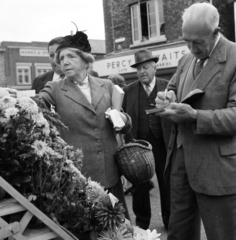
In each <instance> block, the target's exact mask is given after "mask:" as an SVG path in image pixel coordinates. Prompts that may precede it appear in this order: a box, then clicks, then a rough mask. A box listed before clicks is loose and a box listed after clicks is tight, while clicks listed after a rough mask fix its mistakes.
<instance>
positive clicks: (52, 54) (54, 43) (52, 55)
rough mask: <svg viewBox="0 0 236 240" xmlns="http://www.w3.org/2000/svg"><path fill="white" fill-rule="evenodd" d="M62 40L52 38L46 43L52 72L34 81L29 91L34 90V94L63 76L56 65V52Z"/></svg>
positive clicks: (60, 38)
mask: <svg viewBox="0 0 236 240" xmlns="http://www.w3.org/2000/svg"><path fill="white" fill-rule="evenodd" d="M62 39H63V38H62V37H57V38H53V39H52V40H51V41H50V42H49V43H48V54H49V61H50V63H51V66H52V71H49V72H46V73H44V74H42V75H40V76H38V77H36V78H35V79H34V81H33V84H32V88H31V89H34V90H35V92H36V93H39V92H40V91H41V90H42V89H43V88H44V86H45V84H46V83H47V82H48V81H56V80H59V79H61V78H64V76H65V75H64V74H63V72H62V70H61V67H60V65H59V64H57V63H56V50H57V47H58V45H59V44H60V42H61V41H62Z"/></svg>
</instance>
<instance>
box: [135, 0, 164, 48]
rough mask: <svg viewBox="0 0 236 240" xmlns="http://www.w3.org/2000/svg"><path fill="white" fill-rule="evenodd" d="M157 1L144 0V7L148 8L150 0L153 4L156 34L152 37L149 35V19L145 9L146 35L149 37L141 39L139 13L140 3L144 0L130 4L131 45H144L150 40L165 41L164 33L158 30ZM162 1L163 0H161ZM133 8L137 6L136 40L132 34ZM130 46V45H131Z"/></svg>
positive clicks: (150, 41)
mask: <svg viewBox="0 0 236 240" xmlns="http://www.w3.org/2000/svg"><path fill="white" fill-rule="evenodd" d="M158 1H159V0H147V1H145V4H146V7H147V9H148V5H149V4H150V2H153V3H154V6H155V19H156V36H154V37H150V22H149V21H150V20H149V16H150V15H149V13H148V11H147V21H148V36H149V39H148V40H144V39H142V26H141V16H140V15H141V14H140V12H141V11H140V5H141V4H144V1H142V2H140V1H138V2H137V3H135V4H132V5H131V6H130V14H131V27H132V31H131V32H132V41H133V45H146V44H149V43H152V42H155V41H156V42H159V41H165V40H166V37H165V35H164V34H163V35H161V32H160V16H159V4H158ZM162 3H163V1H162ZM134 8H138V10H137V17H138V21H137V23H138V36H139V38H138V40H135V36H134V22H133V20H134ZM131 46H132V45H131Z"/></svg>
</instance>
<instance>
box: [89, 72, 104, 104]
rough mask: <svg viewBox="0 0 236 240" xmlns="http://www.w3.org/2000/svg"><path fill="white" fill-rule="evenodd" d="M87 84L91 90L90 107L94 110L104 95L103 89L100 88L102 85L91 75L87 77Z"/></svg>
mask: <svg viewBox="0 0 236 240" xmlns="http://www.w3.org/2000/svg"><path fill="white" fill-rule="evenodd" d="M89 84H90V89H91V97H92V105H93V107H94V109H96V107H97V105H98V104H99V102H100V101H101V99H102V97H103V95H104V94H105V89H104V88H103V87H102V86H103V83H102V82H100V81H98V80H97V79H95V78H94V77H93V76H91V75H89Z"/></svg>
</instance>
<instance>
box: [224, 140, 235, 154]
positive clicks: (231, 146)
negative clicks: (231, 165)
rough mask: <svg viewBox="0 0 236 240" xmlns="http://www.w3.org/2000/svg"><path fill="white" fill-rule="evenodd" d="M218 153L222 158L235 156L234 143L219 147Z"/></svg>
mask: <svg viewBox="0 0 236 240" xmlns="http://www.w3.org/2000/svg"><path fill="white" fill-rule="evenodd" d="M220 153H221V155H222V156H230V155H235V154H236V142H231V143H226V144H223V145H220Z"/></svg>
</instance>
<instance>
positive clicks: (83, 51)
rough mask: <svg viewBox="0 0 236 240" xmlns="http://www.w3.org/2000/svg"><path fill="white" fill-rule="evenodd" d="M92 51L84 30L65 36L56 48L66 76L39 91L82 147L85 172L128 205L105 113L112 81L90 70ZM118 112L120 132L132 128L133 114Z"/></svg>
mask: <svg viewBox="0 0 236 240" xmlns="http://www.w3.org/2000/svg"><path fill="white" fill-rule="evenodd" d="M90 51H91V47H90V44H89V41H88V39H87V35H86V34H84V33H83V32H77V33H76V34H75V35H74V36H71V35H70V36H66V37H64V39H63V41H62V42H61V44H60V45H59V46H58V48H57V61H58V62H59V63H60V64H61V67H62V70H63V72H64V73H65V75H66V78H65V79H63V80H59V81H55V82H54V81H52V82H48V83H47V85H46V86H45V88H44V89H43V90H42V91H41V92H40V93H39V95H40V96H41V99H42V100H43V103H44V104H45V105H46V106H47V107H48V108H50V107H51V105H53V106H54V107H55V111H56V112H57V113H58V114H59V115H60V117H61V119H62V121H63V123H64V124H65V125H66V126H68V128H69V130H68V131H67V130H64V129H60V133H61V137H62V138H63V139H64V140H65V141H66V142H67V143H68V144H70V145H73V146H74V147H76V148H82V150H83V153H84V161H83V169H82V172H83V174H84V175H85V176H86V177H91V179H92V180H94V181H97V182H99V183H101V185H103V186H104V187H105V188H106V189H108V191H110V192H111V193H113V194H114V195H115V196H116V197H117V198H118V199H119V200H120V202H122V203H123V204H124V207H125V208H126V204H125V199H124V195H123V191H122V184H121V181H120V175H119V172H118V169H117V165H116V163H115V159H114V154H115V151H116V149H117V141H116V137H115V129H114V127H113V123H112V122H111V121H110V120H109V119H108V118H106V117H105V112H106V111H107V109H108V108H110V107H111V99H112V91H113V84H112V82H111V81H107V80H103V79H100V78H96V79H95V78H94V77H92V76H91V75H89V74H88V73H87V69H88V65H89V63H92V62H93V61H94V58H93V56H92V55H91V54H90V53H89V52H90ZM118 114H119V115H120V116H121V118H122V119H123V120H124V122H125V126H124V127H123V129H122V130H121V132H122V133H127V132H129V131H130V129H131V121H130V117H129V116H128V115H127V114H124V113H121V112H118ZM126 210H127V209H126ZM126 218H128V213H127V214H126Z"/></svg>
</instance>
